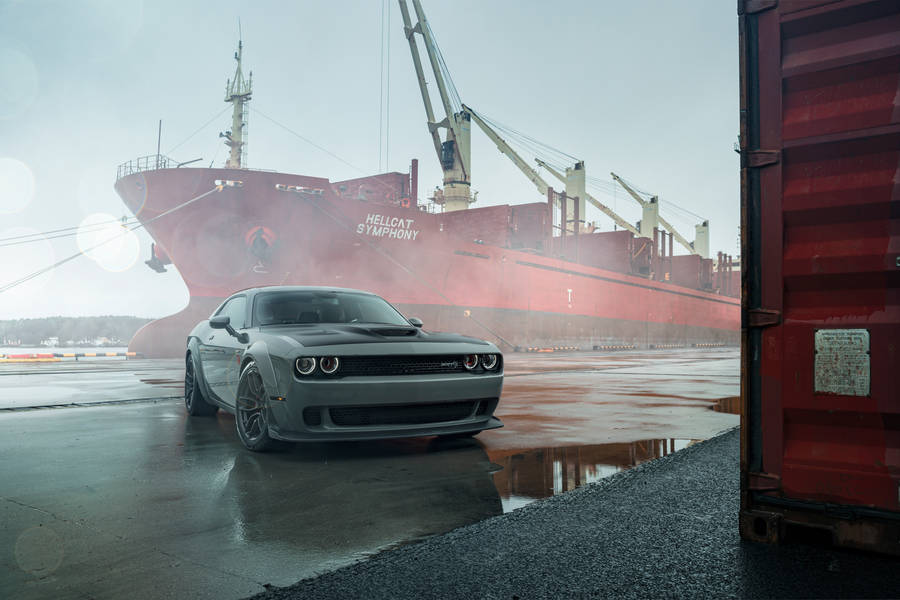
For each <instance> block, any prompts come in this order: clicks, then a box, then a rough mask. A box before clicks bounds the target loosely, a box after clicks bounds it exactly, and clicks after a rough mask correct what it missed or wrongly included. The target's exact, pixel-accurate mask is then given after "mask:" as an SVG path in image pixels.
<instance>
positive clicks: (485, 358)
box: [481, 354, 500, 371]
mask: <svg viewBox="0 0 900 600" xmlns="http://www.w3.org/2000/svg"><path fill="white" fill-rule="evenodd" d="M499 363H500V359H499V358H498V357H497V355H496V354H482V355H481V364H482V365H484V368H485V369H487V370H488V371H493V370H494V369H496V368H497V365H498V364H499Z"/></svg>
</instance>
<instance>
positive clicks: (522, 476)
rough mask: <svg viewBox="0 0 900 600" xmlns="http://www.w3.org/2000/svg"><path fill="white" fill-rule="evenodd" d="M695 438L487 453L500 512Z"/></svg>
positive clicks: (672, 449) (681, 446)
mask: <svg viewBox="0 0 900 600" xmlns="http://www.w3.org/2000/svg"><path fill="white" fill-rule="evenodd" d="M698 441H700V440H684V439H672V438H669V439H654V440H641V441H637V442H630V443H621V444H597V445H592V446H573V447H566V448H536V449H533V450H523V451H499V452H492V451H490V450H488V455H489V457H490V459H491V462H493V463H495V464H497V465H499V466H501V467H503V469H502V470H501V471H497V472H496V473H494V485H495V486H496V487H497V492H498V493H499V494H500V500H501V503H502V504H503V512H510V511H513V510H515V509H517V508H521V507H522V506H525V505H527V504H530V503H532V502H534V501H535V500H540V499H541V498H549V497H550V496H554V495H556V494H562V493H564V492H569V491H572V490H574V489H575V488H577V487H580V486H582V485H585V484H587V483H592V482H594V481H599V480H600V479H603V478H604V477H609V476H610V475H613V474H615V473H618V472H620V471H625V470H627V469H630V468H631V467H634V466H637V465H639V464H642V463H645V462H648V461H651V460H654V459H657V458H661V457H663V456H668V455H669V454H672V453H673V452H677V451H679V450H682V449H684V448H687V447H688V446H690V445H691V444H694V443H696V442H698Z"/></svg>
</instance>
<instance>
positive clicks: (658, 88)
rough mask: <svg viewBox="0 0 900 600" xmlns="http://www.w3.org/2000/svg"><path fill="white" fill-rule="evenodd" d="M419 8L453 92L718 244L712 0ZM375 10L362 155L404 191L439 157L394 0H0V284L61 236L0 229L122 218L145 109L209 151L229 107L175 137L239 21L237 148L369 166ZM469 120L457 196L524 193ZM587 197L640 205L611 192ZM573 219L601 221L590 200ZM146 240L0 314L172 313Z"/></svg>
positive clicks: (76, 268)
mask: <svg viewBox="0 0 900 600" xmlns="http://www.w3.org/2000/svg"><path fill="white" fill-rule="evenodd" d="M410 5H411V2H410ZM423 5H424V8H425V10H426V13H427V16H428V19H429V21H430V23H431V26H432V29H433V30H434V32H435V34H436V36H437V40H438V42H439V44H440V46H441V50H442V52H443V55H444V58H445V59H446V62H447V64H448V66H449V68H450V70H451V72H452V75H453V79H454V81H455V83H456V87H457V88H458V90H459V93H460V96H461V97H462V101H463V102H465V103H467V104H469V105H470V106H472V107H473V108H475V109H476V110H479V111H480V112H482V113H484V114H486V115H489V116H491V117H493V118H495V119H497V120H499V121H502V122H503V123H505V124H507V125H510V126H512V127H514V128H515V129H517V130H519V131H522V132H525V133H527V134H529V135H530V136H532V137H534V138H536V139H538V140H541V141H542V142H545V143H547V144H550V145H552V146H554V147H556V148H559V149H561V150H564V151H565V152H567V153H568V154H571V155H573V156H576V157H578V158H580V159H582V160H584V161H585V163H586V167H587V173H588V175H589V176H591V177H597V178H600V179H602V180H604V181H605V182H609V181H610V177H609V172H610V171H615V172H617V173H618V174H620V175H622V176H623V177H625V178H626V179H628V180H630V181H632V182H634V183H636V184H637V185H638V186H639V187H640V188H641V189H642V190H646V191H648V192H652V193H654V194H658V195H659V197H660V202H661V206H662V212H663V214H664V215H667V216H669V218H670V219H671V220H672V221H673V222H674V224H675V225H676V227H678V228H680V229H681V231H682V232H684V234H685V236H686V237H688V238H689V239H693V237H694V230H693V223H692V217H689V216H688V215H686V213H684V212H678V211H674V209H671V208H667V203H674V204H677V205H678V206H681V207H683V208H685V209H688V210H690V211H692V212H694V213H697V214H699V215H702V216H703V217H706V218H708V219H710V222H711V244H710V246H711V250H712V251H713V252H715V251H716V250H724V251H726V252H728V253H731V254H737V239H738V219H739V209H738V202H739V173H738V168H739V161H738V156H737V154H735V153H734V151H733V150H732V146H733V144H734V142H735V141H736V140H737V133H738V47H737V41H738V39H737V16H736V10H735V4H734V2H723V1H722V0H682V1H674V0H673V1H663V0H627V1H626V0H621V1H618V0H617V1H613V0H585V1H577V0H573V1H570V2H566V3H550V2H546V1H544V0H453V1H449V0H445V1H440V2H439V1H436V0H423ZM383 8H384V11H385V18H386V19H387V24H386V28H387V29H386V34H387V35H386V37H387V40H388V48H389V51H390V61H389V62H385V64H384V68H385V70H386V71H387V72H388V73H389V77H387V76H386V81H388V82H389V90H390V94H389V107H390V109H389V111H386V112H387V114H388V117H389V118H388V119H387V123H386V126H385V127H383V128H382V129H383V130H384V131H387V132H389V142H388V143H389V145H388V150H387V152H384V151H382V157H381V162H382V163H384V162H387V170H396V171H403V172H406V171H407V170H408V168H409V161H410V159H411V158H414V157H415V158H419V159H420V196H423V197H424V196H425V195H426V192H427V191H428V190H431V189H433V188H434V186H435V185H438V184H439V183H440V177H441V174H440V168H439V166H438V163H437V159H436V157H435V156H434V150H433V147H432V146H431V140H430V137H429V135H428V132H427V130H426V127H425V113H424V109H423V107H422V104H421V98H420V96H419V92H418V89H417V85H416V81H415V74H414V71H413V67H412V60H411V58H410V55H409V48H408V46H407V44H406V40H405V38H404V37H403V34H402V24H401V18H400V12H399V9H398V6H397V3H396V2H395V1H390V2H388V3H386V4H384V5H383V4H382V2H381V0H366V1H363V0H355V1H349V0H348V1H338V0H302V1H296V2H267V1H256V2H231V1H218V2H190V1H185V0H177V1H169V0H154V1H153V2H141V1H140V0H109V1H106V0H102V1H101V0H85V1H44V0H0V89H3V93H2V94H0V287H2V286H3V285H5V284H7V283H8V282H10V281H13V280H16V279H18V278H20V277H22V276H24V275H27V274H29V273H31V272H34V271H35V270H37V269H39V268H41V267H44V266H47V265H49V264H52V263H54V262H56V261H58V260H61V259H63V258H66V257H68V256H71V255H73V254H74V253H76V252H78V248H79V246H78V243H77V239H76V237H59V238H56V239H52V240H46V239H45V240H41V241H38V242H36V243H31V244H18V245H11V244H10V240H9V238H12V237H17V236H22V235H26V234H29V233H36V232H47V231H50V230H56V229H61V228H67V227H73V226H77V225H79V223H82V222H83V221H84V220H85V219H95V220H96V219H98V218H101V217H98V216H97V215H98V214H100V215H104V214H106V215H111V216H113V217H116V218H118V217H122V216H128V217H131V216H132V215H130V214H129V213H128V212H127V209H126V208H125V206H124V205H123V204H122V203H121V201H120V200H119V198H118V196H117V195H116V193H115V192H114V191H113V184H114V182H115V175H116V166H117V165H118V164H120V163H123V162H125V161H127V160H129V159H132V158H135V157H138V156H143V155H147V154H153V153H155V151H156V143H157V126H158V121H159V119H162V120H163V131H162V151H163V153H168V154H170V155H171V156H172V157H173V158H175V159H177V160H180V161H187V160H191V159H194V158H200V157H202V158H203V159H204V160H203V164H205V165H209V163H210V161H213V162H214V163H215V164H216V165H217V166H221V165H222V163H223V162H224V159H225V156H226V149H225V148H224V147H223V146H222V144H221V140H220V139H219V138H218V137H217V136H218V132H219V131H223V130H225V129H226V128H227V127H228V126H229V123H230V113H228V112H226V113H223V114H221V115H220V116H219V117H218V118H217V119H214V120H213V122H212V123H211V124H209V126H207V127H206V128H204V129H203V130H201V131H199V132H198V133H197V134H196V135H194V136H193V137H190V138H189V136H191V134H192V133H194V132H195V131H196V130H197V129H198V128H199V127H200V126H201V125H203V124H204V123H206V122H207V121H209V120H210V119H212V118H213V117H215V116H216V115H217V113H219V112H220V111H222V110H223V109H226V105H225V103H224V102H223V93H224V89H225V82H226V80H227V79H228V78H229V77H230V76H231V75H232V74H233V70H234V61H233V59H232V54H233V52H234V50H235V46H236V43H237V35H238V31H237V29H238V19H239V18H240V21H241V25H242V29H243V38H244V59H245V69H247V70H252V71H253V92H254V93H253V100H252V101H251V103H250V118H249V132H250V133H249V148H248V150H249V152H248V159H249V160H248V164H249V166H250V167H252V168H264V169H274V170H279V171H283V172H289V173H300V174H305V175H314V176H321V177H327V178H329V179H331V180H333V181H334V180H340V179H347V178H351V177H359V176H362V175H367V174H374V173H376V172H378V169H379V147H382V148H383V147H384V145H383V144H384V141H383V139H381V138H379V129H380V127H379V114H380V112H379V111H380V107H381V102H380V95H381V86H380V82H381V70H382V60H381V55H382V51H381V39H382V29H381V22H382V21H381V20H382V11H383ZM388 10H389V13H390V14H389V15H388V14H387V12H388ZM385 54H387V49H386V51H385ZM254 109H258V110H259V111H260V112H261V113H262V114H265V115H266V116H268V117H271V118H273V119H275V120H277V121H278V122H280V123H281V124H283V125H285V126H287V127H289V128H290V129H293V130H294V131H296V132H298V133H300V134H302V135H303V136H305V137H306V138H308V139H310V140H312V141H314V142H315V143H316V144H318V145H320V146H322V147H324V148H327V149H328V150H329V151H330V152H331V153H333V154H334V155H337V156H339V157H341V159H343V161H340V160H337V159H335V158H334V157H333V156H331V155H329V154H327V153H324V152H322V151H321V150H319V149H317V148H315V147H313V146H311V145H309V144H308V143H306V142H304V141H302V140H301V139H298V138H297V137H294V136H292V135H291V134H289V133H287V132H286V131H285V130H284V129H282V128H280V127H277V126H275V125H273V124H272V123H271V122H270V121H268V120H266V119H265V118H263V117H262V116H261V115H260V114H254ZM472 137H473V151H472V154H473V158H472V187H473V189H474V190H478V192H479V195H478V199H479V203H478V205H479V206H484V205H490V204H506V203H522V202H535V201H539V200H540V199H541V197H540V196H539V195H538V193H537V191H536V190H535V188H534V187H533V186H532V184H531V183H530V182H529V181H528V180H526V179H525V178H524V177H523V175H522V174H521V173H520V172H519V171H518V170H517V169H516V168H515V167H514V166H513V165H512V163H510V162H509V161H508V159H506V158H505V157H504V156H502V155H501V154H499V153H498V152H497V150H496V148H495V147H494V146H493V144H492V143H491V142H490V141H489V140H488V139H487V138H486V137H485V136H484V135H482V133H481V131H478V130H475V129H473V134H472ZM187 138H189V139H187ZM185 140H187V141H185ZM530 159H531V157H526V160H530ZM350 165H353V166H352V167H351V166H350ZM548 179H549V176H548ZM607 187H608V184H607ZM595 193H596V195H597V196H598V198H599V199H600V200H601V201H604V202H607V203H608V204H610V205H612V206H615V208H616V209H617V210H618V211H619V212H620V213H621V214H622V215H623V216H625V217H626V218H627V219H628V220H630V221H636V220H637V219H639V218H640V209H639V207H638V205H637V204H636V203H635V202H634V201H632V200H630V199H629V198H627V197H626V196H625V195H624V193H621V192H619V193H617V194H615V195H608V193H607V190H604V189H603V187H602V186H601V188H600V189H596V190H595ZM667 210H668V212H667ZM587 217H588V220H596V221H598V222H600V224H601V226H602V228H603V229H604V230H608V229H611V227H612V225H611V222H610V221H609V220H608V219H606V218H605V217H603V216H602V215H601V214H600V213H599V211H595V210H594V209H592V208H591V209H589V211H588V215H587ZM13 241H15V240H13ZM82 242H83V243H89V240H87V241H85V240H82ZM4 244H5V245H4ZM135 248H136V249H137V252H135ZM149 248H150V239H149V237H148V236H147V235H146V234H144V233H139V234H138V236H137V239H136V243H135V244H134V247H131V246H129V244H128V243H123V244H120V245H119V247H118V248H114V249H113V250H111V251H109V252H107V253H106V254H105V255H98V257H97V258H98V260H93V259H91V258H87V257H84V256H82V257H80V258H78V259H76V260H73V261H71V262H68V263H66V264H64V265H62V266H60V267H59V268H57V269H54V270H53V271H52V272H51V273H49V274H48V275H44V276H41V277H39V278H36V279H34V280H32V281H30V282H28V283H27V284H24V285H21V286H19V287H16V288H13V289H11V290H8V291H6V292H0V319H3V318H19V317H38V316H48V315H57V314H62V315H98V314H134V315H139V316H147V317H161V316H165V315H168V314H171V313H173V312H176V311H178V310H179V309H181V308H182V307H183V306H185V305H186V304H187V300H188V295H187V289H186V287H185V285H184V284H183V282H182V281H181V279H180V277H179V275H178V273H177V271H176V270H174V269H172V268H170V269H169V272H168V273H166V274H162V275H159V274H156V273H154V272H153V271H151V270H150V269H149V268H147V266H146V265H144V264H143V261H144V260H146V259H147V258H148V255H149Z"/></svg>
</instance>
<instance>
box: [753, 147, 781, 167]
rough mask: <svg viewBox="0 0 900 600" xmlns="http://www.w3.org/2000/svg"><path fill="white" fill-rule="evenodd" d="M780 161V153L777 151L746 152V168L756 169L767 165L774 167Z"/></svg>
mask: <svg viewBox="0 0 900 600" xmlns="http://www.w3.org/2000/svg"><path fill="white" fill-rule="evenodd" d="M780 160H781V152H779V151H778V150H748V151H747V166H748V167H750V168H751V169H758V168H759V167H765V166H768V165H774V164H776V163H778V161H780Z"/></svg>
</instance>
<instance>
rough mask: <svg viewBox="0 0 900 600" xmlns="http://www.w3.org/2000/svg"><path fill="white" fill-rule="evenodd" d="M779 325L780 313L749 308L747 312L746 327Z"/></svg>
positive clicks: (765, 309) (767, 309)
mask: <svg viewBox="0 0 900 600" xmlns="http://www.w3.org/2000/svg"><path fill="white" fill-rule="evenodd" d="M779 324H781V311H780V310H772V309H769V308H751V309H750V310H748V311H747V326H748V327H772V326H773V325H779Z"/></svg>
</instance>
